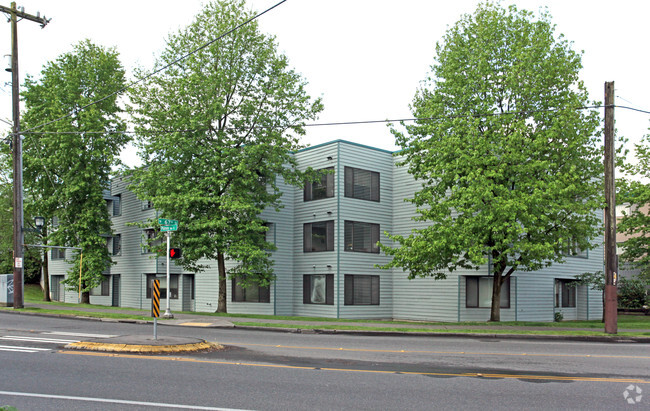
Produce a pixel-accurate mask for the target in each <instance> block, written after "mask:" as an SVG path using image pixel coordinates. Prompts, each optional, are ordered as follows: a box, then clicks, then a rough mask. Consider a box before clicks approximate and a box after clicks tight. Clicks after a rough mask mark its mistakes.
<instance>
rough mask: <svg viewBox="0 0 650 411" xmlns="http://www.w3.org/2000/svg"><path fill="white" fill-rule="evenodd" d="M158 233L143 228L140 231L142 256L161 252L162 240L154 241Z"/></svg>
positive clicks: (151, 229)
mask: <svg viewBox="0 0 650 411" xmlns="http://www.w3.org/2000/svg"><path fill="white" fill-rule="evenodd" d="M158 234H159V232H158V231H156V230H155V229H153V228H145V229H144V230H142V245H141V247H142V253H143V254H148V253H155V252H158V251H162V250H163V248H162V243H163V240H162V238H159V239H156V237H157V236H158Z"/></svg>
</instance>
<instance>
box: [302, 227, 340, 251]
mask: <svg viewBox="0 0 650 411" xmlns="http://www.w3.org/2000/svg"><path fill="white" fill-rule="evenodd" d="M303 233H304V234H303V237H304V238H303V242H304V252H306V253H309V252H316V251H334V220H331V221H319V222H316V223H307V224H305V225H304V227H303Z"/></svg>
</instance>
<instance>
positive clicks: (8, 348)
mask: <svg viewBox="0 0 650 411" xmlns="http://www.w3.org/2000/svg"><path fill="white" fill-rule="evenodd" d="M0 350H1V351H17V352H38V351H50V349H49V348H36V347H18V346H15V345H0Z"/></svg>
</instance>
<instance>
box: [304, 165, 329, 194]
mask: <svg viewBox="0 0 650 411" xmlns="http://www.w3.org/2000/svg"><path fill="white" fill-rule="evenodd" d="M319 171H329V172H330V173H329V174H324V175H322V176H321V177H320V179H319V180H316V181H314V182H311V183H307V184H306V185H305V193H304V200H305V201H312V200H320V199H322V198H330V197H334V174H333V173H332V171H334V167H328V168H323V169H321V170H319Z"/></svg>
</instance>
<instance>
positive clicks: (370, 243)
mask: <svg viewBox="0 0 650 411" xmlns="http://www.w3.org/2000/svg"><path fill="white" fill-rule="evenodd" d="M378 242H379V224H371V223H359V222H357V221H346V222H345V251H356V252H360V253H379V245H377V243H378Z"/></svg>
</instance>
